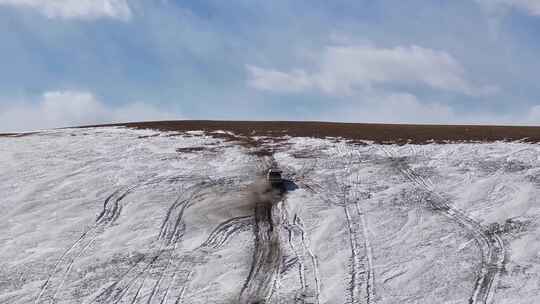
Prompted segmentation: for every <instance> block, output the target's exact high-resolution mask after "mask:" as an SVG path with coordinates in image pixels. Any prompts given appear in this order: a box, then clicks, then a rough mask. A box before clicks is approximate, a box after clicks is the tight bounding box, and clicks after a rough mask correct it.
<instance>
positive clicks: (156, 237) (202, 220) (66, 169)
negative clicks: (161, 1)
mask: <svg viewBox="0 0 540 304" xmlns="http://www.w3.org/2000/svg"><path fill="white" fill-rule="evenodd" d="M220 134H222V135H227V134H228V133H226V132H223V133H220ZM228 135H229V136H232V135H231V134H228ZM256 140H259V142H260V143H261V146H258V147H256V146H247V145H242V144H239V143H238V142H234V141H231V140H227V139H226V138H225V137H219V136H218V137H216V136H214V137H212V136H209V135H207V134H205V133H204V132H187V133H162V132H157V131H150V130H130V129H125V128H95V129H65V130H55V131H48V132H42V133H39V134H34V135H28V136H23V137H4V138H0V194H1V198H0V206H1V210H2V212H1V213H0V303H36V304H37V303H150V304H152V303H160V304H165V303H171V304H172V303H540V204H539V197H540V196H539V194H540V193H539V189H540V146H539V145H535V144H527V143H518V142H516V143H502V142H497V143H463V144H427V145H404V146H396V145H377V144H372V143H365V144H362V145H360V144H353V143H348V142H347V141H346V140H340V139H313V138H290V137H285V138H282V139H280V140H279V141H268V140H267V141H265V139H264V138H258V139H256ZM261 149H272V150H273V151H274V152H275V153H274V154H273V157H269V156H261V155H262V154H261V153H257V151H259V150H261ZM259 152H260V151H259ZM272 162H274V163H275V164H277V165H279V167H280V168H281V169H282V170H283V172H284V178H285V179H286V181H285V186H284V188H285V191H284V193H276V191H275V190H272V189H269V187H268V185H266V183H265V181H264V170H265V168H268V166H269V165H270V164H271V163H272ZM277 192H279V191H277Z"/></svg>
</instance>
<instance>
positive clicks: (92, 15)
mask: <svg viewBox="0 0 540 304" xmlns="http://www.w3.org/2000/svg"><path fill="white" fill-rule="evenodd" d="M0 5H8V6H15V7H21V8H31V9H35V10H38V11H39V12H41V13H42V14H44V15H45V16H47V17H48V18H63V19H72V18H78V19H86V20H92V19H98V18H113V19H119V20H123V21H127V20H129V19H130V18H131V14H132V13H131V9H130V7H129V5H128V3H127V0H0Z"/></svg>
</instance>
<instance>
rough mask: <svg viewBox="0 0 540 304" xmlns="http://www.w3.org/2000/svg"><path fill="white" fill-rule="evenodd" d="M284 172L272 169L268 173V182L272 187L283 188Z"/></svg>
mask: <svg viewBox="0 0 540 304" xmlns="http://www.w3.org/2000/svg"><path fill="white" fill-rule="evenodd" d="M281 173H282V171H281V170H279V169H278V168H270V169H268V172H267V173H266V180H267V181H268V182H269V183H270V185H272V187H275V188H277V187H281V186H282V185H283V179H282V178H281Z"/></svg>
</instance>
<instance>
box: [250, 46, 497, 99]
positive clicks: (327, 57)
mask: <svg viewBox="0 0 540 304" xmlns="http://www.w3.org/2000/svg"><path fill="white" fill-rule="evenodd" d="M318 57H319V58H317V60H316V62H315V67H316V68H315V69H314V71H313V72H307V71H306V70H302V69H296V70H293V71H291V72H283V71H277V70H273V69H264V68H261V67H256V66H252V65H248V66H246V68H247V71H248V73H249V77H250V78H249V79H248V84H249V85H250V86H252V87H254V88H256V89H259V90H266V91H274V92H301V91H307V90H310V89H317V90H320V91H322V92H324V93H326V94H333V95H349V94H352V93H353V92H355V91H356V90H358V89H361V90H365V89H370V88H372V87H373V86H376V85H382V84H396V85H411V86H415V85H423V86H428V87H431V88H434V89H440V90H446V91H453V92H459V93H463V94H467V95H484V94H490V93H493V92H494V91H496V88H493V87H477V86H474V85H472V84H471V83H470V82H469V81H468V80H467V79H466V77H465V70H464V68H463V67H462V66H461V65H460V64H459V62H457V60H456V59H455V58H453V57H452V56H451V55H450V54H448V53H446V52H443V51H436V50H431V49H427V48H423V47H419V46H415V45H413V46H410V47H395V48H377V47H374V46H371V45H351V46H331V47H327V48H326V49H325V50H324V51H323V52H322V53H321V54H320V55H319V56H318Z"/></svg>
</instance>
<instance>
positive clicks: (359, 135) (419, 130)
mask: <svg viewBox="0 0 540 304" xmlns="http://www.w3.org/2000/svg"><path fill="white" fill-rule="evenodd" d="M109 126H125V127H129V128H137V129H154V130H159V131H176V132H185V131H194V130H202V131H206V132H215V131H218V130H222V131H230V132H233V133H234V134H236V135H240V136H269V137H280V136H284V135H288V136H292V137H315V138H327V137H334V138H344V139H348V140H351V141H373V142H376V143H397V144H405V143H415V144H424V143H430V142H436V143H445V142H494V141H518V140H519V141H524V142H533V143H538V142H540V127H526V126H481V125H412V124H410V125H409V124H368V123H337V122H316V121H212V120H177V121H155V122H134V123H125V124H113V125H109Z"/></svg>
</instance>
